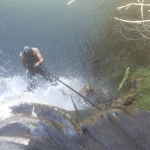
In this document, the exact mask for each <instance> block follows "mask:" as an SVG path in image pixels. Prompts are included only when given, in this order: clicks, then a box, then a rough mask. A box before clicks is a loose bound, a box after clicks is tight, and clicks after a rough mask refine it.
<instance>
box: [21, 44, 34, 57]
mask: <svg viewBox="0 0 150 150" xmlns="http://www.w3.org/2000/svg"><path fill="white" fill-rule="evenodd" d="M30 54H32V49H31V47H30V46H25V47H24V48H23V50H22V55H23V56H29V55H30Z"/></svg>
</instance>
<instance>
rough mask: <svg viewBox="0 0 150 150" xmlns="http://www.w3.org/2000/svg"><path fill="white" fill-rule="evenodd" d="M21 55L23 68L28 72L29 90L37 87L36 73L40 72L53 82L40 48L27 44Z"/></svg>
mask: <svg viewBox="0 0 150 150" xmlns="http://www.w3.org/2000/svg"><path fill="white" fill-rule="evenodd" d="M19 57H20V60H21V63H22V66H23V68H24V69H25V71H26V72H27V79H28V88H27V89H28V90H31V89H34V88H35V82H34V78H33V76H34V75H35V74H40V75H41V76H43V77H44V78H45V79H46V80H47V81H49V82H50V83H52V82H53V79H52V77H51V76H50V74H49V73H48V70H47V69H46V68H45V67H44V65H43V63H44V58H43V56H42V54H41V52H40V50H39V49H38V48H36V47H30V46H25V47H24V48H23V50H22V51H21V52H20V54H19Z"/></svg>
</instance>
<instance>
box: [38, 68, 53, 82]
mask: <svg viewBox="0 0 150 150" xmlns="http://www.w3.org/2000/svg"><path fill="white" fill-rule="evenodd" d="M38 73H39V74H40V75H41V76H43V78H45V79H46V80H47V81H49V82H50V83H52V82H53V78H52V77H51V75H50V74H49V72H48V70H47V69H46V68H45V67H40V68H39V70H38Z"/></svg>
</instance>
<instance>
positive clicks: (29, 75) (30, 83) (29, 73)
mask: <svg viewBox="0 0 150 150" xmlns="http://www.w3.org/2000/svg"><path fill="white" fill-rule="evenodd" d="M33 76H34V72H33V71H31V70H28V71H27V80H28V87H27V90H28V91H30V90H32V89H34V88H35V83H34V78H33Z"/></svg>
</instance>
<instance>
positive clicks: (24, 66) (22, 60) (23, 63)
mask: <svg viewBox="0 0 150 150" xmlns="http://www.w3.org/2000/svg"><path fill="white" fill-rule="evenodd" d="M19 58H20V60H21V63H22V66H23V68H24V69H25V70H26V69H27V68H26V63H25V61H24V58H23V55H22V52H20V54H19Z"/></svg>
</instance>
